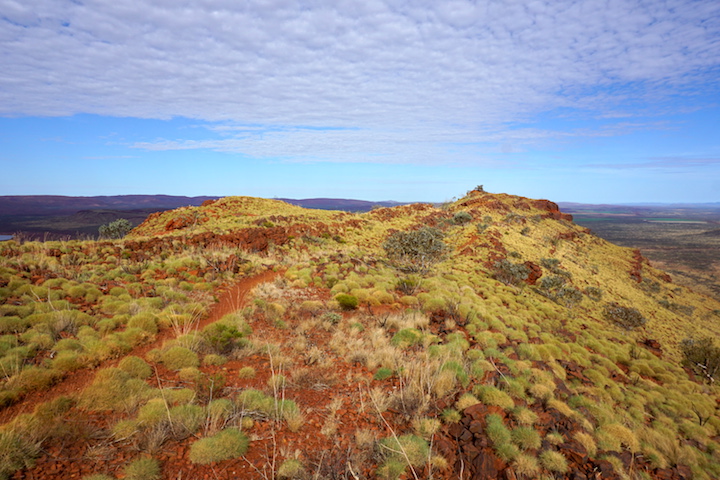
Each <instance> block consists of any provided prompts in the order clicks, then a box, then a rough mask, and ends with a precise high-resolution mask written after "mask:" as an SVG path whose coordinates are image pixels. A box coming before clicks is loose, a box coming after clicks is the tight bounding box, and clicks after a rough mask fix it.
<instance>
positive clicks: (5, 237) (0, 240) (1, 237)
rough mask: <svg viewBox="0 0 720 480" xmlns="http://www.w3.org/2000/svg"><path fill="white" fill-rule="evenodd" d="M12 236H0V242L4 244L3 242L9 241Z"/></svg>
mask: <svg viewBox="0 0 720 480" xmlns="http://www.w3.org/2000/svg"><path fill="white" fill-rule="evenodd" d="M12 237H13V236H12V235H0V242H4V241H5V240H10V239H11V238H12Z"/></svg>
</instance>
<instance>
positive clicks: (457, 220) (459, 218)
mask: <svg viewBox="0 0 720 480" xmlns="http://www.w3.org/2000/svg"><path fill="white" fill-rule="evenodd" d="M471 221H472V215H470V213H468V212H457V213H456V214H455V215H453V223H454V224H455V225H465V224H466V223H468V222H471Z"/></svg>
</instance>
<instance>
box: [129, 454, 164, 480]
mask: <svg viewBox="0 0 720 480" xmlns="http://www.w3.org/2000/svg"><path fill="white" fill-rule="evenodd" d="M161 478H162V473H161V471H160V462H158V461H157V460H155V459H154V458H139V459H137V460H133V461H132V462H130V463H129V464H128V465H127V466H126V467H125V480H160V479H161Z"/></svg>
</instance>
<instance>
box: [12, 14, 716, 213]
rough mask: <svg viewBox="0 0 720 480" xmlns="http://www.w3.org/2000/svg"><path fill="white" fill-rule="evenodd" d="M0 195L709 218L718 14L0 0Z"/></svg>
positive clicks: (712, 186) (713, 172)
mask: <svg viewBox="0 0 720 480" xmlns="http://www.w3.org/2000/svg"><path fill="white" fill-rule="evenodd" d="M0 162H2V169H3V171H4V173H3V175H2V179H1V180H0V195H3V194H4V195H11V194H66V195H103V194H107V195H112V194H123V193H166V194H178V195H255V196H264V197H272V196H285V197H296V198H300V197H321V196H325V197H333V196H334V197H345V198H363V199H368V200H383V199H395V200H426V201H441V200H445V199H448V198H450V197H453V196H460V195H462V194H464V192H465V191H466V190H468V189H470V188H472V187H474V186H475V185H478V184H484V185H485V187H486V189H487V190H489V191H503V192H508V193H513V194H519V195H525V196H531V197H544V198H550V199H552V200H557V201H581V202H615V203H618V202H630V201H668V202H672V201H695V202H707V201H720V194H718V192H720V2H717V1H716V0H698V1H688V0H684V1H679V0H678V1H675V0H669V1H659V0H651V1H628V0H607V1H601V0H592V1H580V2H574V1H562V0H559V1H555V0H553V1H513V0H502V1H493V0H491V1H477V2H476V1H466V0H451V1H425V2H423V1H396V0H363V1H342V0H341V1H330V0H318V1H291V0H276V1H272V0H263V1H236V0H195V1H183V0H151V1H147V0H146V1H139V0H119V1H118V0H114V1H109V0H33V1H32V2H28V1H19V0H0Z"/></svg>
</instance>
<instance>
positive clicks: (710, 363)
mask: <svg viewBox="0 0 720 480" xmlns="http://www.w3.org/2000/svg"><path fill="white" fill-rule="evenodd" d="M680 352H681V353H682V356H683V359H682V364H683V365H684V366H686V367H688V368H689V369H691V370H692V371H693V372H695V374H696V375H698V376H699V377H701V378H702V379H703V380H704V381H706V382H708V383H713V382H714V381H715V380H716V379H717V376H718V373H720V348H719V347H717V346H716V345H715V342H714V341H713V339H712V338H711V337H703V338H699V339H693V338H686V339H684V340H683V341H682V342H681V343H680Z"/></svg>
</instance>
